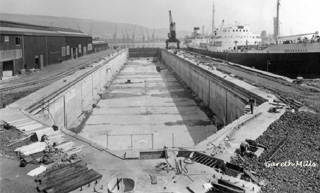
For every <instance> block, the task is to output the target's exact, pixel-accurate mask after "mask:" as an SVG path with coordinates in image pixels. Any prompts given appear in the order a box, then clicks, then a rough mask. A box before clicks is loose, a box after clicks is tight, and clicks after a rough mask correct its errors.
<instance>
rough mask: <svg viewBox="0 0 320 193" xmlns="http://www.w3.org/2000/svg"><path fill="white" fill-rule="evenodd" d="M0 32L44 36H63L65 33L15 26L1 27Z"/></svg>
mask: <svg viewBox="0 0 320 193" xmlns="http://www.w3.org/2000/svg"><path fill="white" fill-rule="evenodd" d="M0 34H6V35H10V34H14V35H34V36H42V35H53V36H63V34H61V33H58V32H55V31H47V30H35V29H25V28H14V27H0Z"/></svg>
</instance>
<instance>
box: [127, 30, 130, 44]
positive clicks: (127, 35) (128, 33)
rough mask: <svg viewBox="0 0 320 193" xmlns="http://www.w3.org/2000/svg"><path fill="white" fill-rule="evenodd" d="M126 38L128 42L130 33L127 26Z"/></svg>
mask: <svg viewBox="0 0 320 193" xmlns="http://www.w3.org/2000/svg"><path fill="white" fill-rule="evenodd" d="M126 40H127V42H128V43H129V42H130V35H129V33H128V30H127V28H126Z"/></svg>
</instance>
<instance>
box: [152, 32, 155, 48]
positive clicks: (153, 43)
mask: <svg viewBox="0 0 320 193" xmlns="http://www.w3.org/2000/svg"><path fill="white" fill-rule="evenodd" d="M154 30H155V29H154V28H153V32H152V36H151V38H152V46H153V47H154Z"/></svg>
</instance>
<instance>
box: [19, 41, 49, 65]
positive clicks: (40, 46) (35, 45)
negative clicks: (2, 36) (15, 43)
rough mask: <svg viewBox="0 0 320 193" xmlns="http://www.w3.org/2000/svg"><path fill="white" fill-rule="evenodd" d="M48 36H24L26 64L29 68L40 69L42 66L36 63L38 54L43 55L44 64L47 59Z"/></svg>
mask: <svg viewBox="0 0 320 193" xmlns="http://www.w3.org/2000/svg"><path fill="white" fill-rule="evenodd" d="M46 39H47V38H46V37H45V36H24V38H23V42H24V43H23V44H24V65H26V66H27V69H32V68H35V69H38V68H41V66H40V65H36V56H39V58H40V56H41V55H42V56H43V66H45V64H44V62H45V61H47V54H46Z"/></svg>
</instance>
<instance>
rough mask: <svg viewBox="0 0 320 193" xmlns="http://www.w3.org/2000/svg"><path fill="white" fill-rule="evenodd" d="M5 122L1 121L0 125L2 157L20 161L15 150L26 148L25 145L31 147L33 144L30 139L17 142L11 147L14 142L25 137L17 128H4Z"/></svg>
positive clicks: (0, 150)
mask: <svg viewBox="0 0 320 193" xmlns="http://www.w3.org/2000/svg"><path fill="white" fill-rule="evenodd" d="M3 123H4V122H2V121H1V123H0V130H1V131H0V154H1V156H4V157H7V158H10V159H14V160H19V157H18V155H17V154H16V152H14V150H15V149H16V148H18V147H21V146H24V145H29V144H31V143H33V142H32V141H31V140H30V139H26V140H23V141H21V142H17V143H15V144H13V145H10V144H11V143H13V142H14V140H16V139H21V138H23V137H25V135H24V134H23V133H22V132H21V131H19V130H18V129H16V128H15V127H12V126H7V125H6V126H4V124H3ZM8 145H10V146H8Z"/></svg>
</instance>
